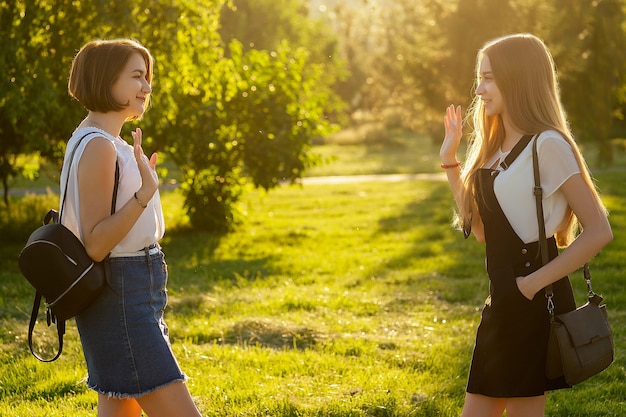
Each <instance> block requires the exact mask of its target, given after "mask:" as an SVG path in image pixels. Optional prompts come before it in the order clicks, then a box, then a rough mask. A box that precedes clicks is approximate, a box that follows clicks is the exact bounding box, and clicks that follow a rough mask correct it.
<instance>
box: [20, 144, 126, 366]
mask: <svg viewBox="0 0 626 417" xmlns="http://www.w3.org/2000/svg"><path fill="white" fill-rule="evenodd" d="M91 133H96V132H90V133H87V134H86V135H85V136H83V137H82V138H80V139H79V141H78V143H77V144H76V146H74V149H73V150H72V155H71V157H70V165H69V167H68V172H67V178H66V180H65V192H64V194H63V202H62V203H61V210H60V211H61V213H63V204H64V203H65V196H66V195H67V186H68V183H69V178H70V169H71V166H72V161H73V159H74V152H76V148H78V145H79V144H80V142H81V141H82V140H83V139H84V138H85V137H87V136H89V135H90V134H91ZM119 183H120V164H119V162H118V161H117V159H116V161H115V183H114V185H113V196H112V199H111V214H113V213H115V204H116V202H117V190H118V188H119ZM60 217H61V214H60V213H58V212H57V211H56V210H50V211H49V212H48V213H47V214H46V216H45V217H44V220H43V224H48V223H50V221H52V222H53V223H60V222H61V218H60ZM40 306H41V294H40V293H39V291H35V300H34V302H33V310H32V312H31V313H30V323H29V325H28V348H29V349H30V352H31V353H32V354H33V356H34V357H35V358H37V359H38V360H40V361H41V362H54V361H55V360H57V359H59V357H60V356H61V353H62V352H63V336H64V335H65V320H58V319H57V318H56V316H55V315H54V313H53V312H52V310H51V309H50V308H47V309H46V321H47V323H48V326H50V325H51V324H52V323H56V326H57V340H58V350H57V353H56V355H54V357H53V358H52V359H44V358H43V357H41V356H40V355H39V354H37V353H36V352H35V349H34V348H33V331H34V330H35V324H36V323H37V316H38V315H39V307H40Z"/></svg>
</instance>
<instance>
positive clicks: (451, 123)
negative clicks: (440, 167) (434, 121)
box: [439, 104, 463, 165]
mask: <svg viewBox="0 0 626 417" xmlns="http://www.w3.org/2000/svg"><path fill="white" fill-rule="evenodd" d="M443 125H444V127H445V136H444V138H443V143H442V144H441V149H440V150H439V157H440V158H441V163H442V164H444V165H454V164H456V162H457V159H456V151H457V149H458V147H459V143H461V138H462V137H463V118H462V117H461V106H456V108H455V107H454V105H453V104H451V105H450V106H448V108H447V109H446V116H445V117H444V118H443Z"/></svg>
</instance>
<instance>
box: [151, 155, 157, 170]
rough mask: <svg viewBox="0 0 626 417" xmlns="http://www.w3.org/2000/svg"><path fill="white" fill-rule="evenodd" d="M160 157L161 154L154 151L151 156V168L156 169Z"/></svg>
mask: <svg viewBox="0 0 626 417" xmlns="http://www.w3.org/2000/svg"><path fill="white" fill-rule="evenodd" d="M158 159H159V156H158V155H157V153H156V152H155V153H153V154H152V155H151V156H150V168H152V169H155V168H156V164H157V160H158Z"/></svg>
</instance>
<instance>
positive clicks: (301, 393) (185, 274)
mask: <svg viewBox="0 0 626 417" xmlns="http://www.w3.org/2000/svg"><path fill="white" fill-rule="evenodd" d="M429 152H430V151H429ZM339 165H341V163H339ZM337 173H339V171H338V172H337ZM342 173H344V172H342ZM333 175H334V174H333ZM597 177H598V181H599V185H600V187H601V188H602V190H603V195H604V198H605V201H606V204H607V205H608V206H609V209H610V210H611V222H612V225H613V229H614V233H615V241H614V242H613V243H611V245H609V246H608V247H607V248H606V249H605V250H604V251H603V252H602V253H601V254H600V255H598V257H597V258H596V259H595V260H594V261H593V262H592V264H591V268H592V274H593V276H594V281H595V286H596V289H597V290H598V291H599V292H601V293H604V295H605V298H606V302H607V304H608V308H609V314H610V317H611V323H612V326H613V331H614V337H615V347H616V360H615V363H614V364H613V365H611V367H610V368H609V369H608V370H607V371H605V372H604V373H602V374H600V375H598V376H596V377H594V378H592V379H591V380H589V381H587V382H585V383H583V384H581V385H580V386H578V387H576V388H574V389H572V390H565V391H559V392H556V393H553V394H551V395H550V396H549V399H548V404H547V411H546V415H547V416H550V417H582V416H585V417H587V416H623V415H624V414H626V404H625V398H626V378H625V376H626V375H625V370H624V366H625V365H626V360H625V359H624V346H625V343H624V342H625V341H626V334H625V331H626V324H624V323H626V321H625V320H624V319H625V316H626V309H625V306H626V293H625V292H624V291H623V287H624V285H625V284H626V279H625V278H624V277H623V271H624V269H625V266H626V261H625V258H624V253H626V248H625V247H624V245H626V243H625V240H624V230H626V229H625V226H626V208H625V207H626V187H624V182H625V181H624V174H623V173H620V172H605V173H601V174H598V176H597ZM163 201H164V205H165V207H166V212H167V213H168V218H167V219H166V221H167V222H168V225H169V226H170V231H169V232H168V233H167V234H166V238H165V239H164V240H163V242H162V243H163V247H164V250H165V253H166V254H167V261H168V265H169V270H170V282H169V296H170V303H169V308H168V311H167V314H166V319H167V322H168V325H169V327H170V331H171V337H172V343H173V348H174V351H175V353H176V354H177V357H178V359H179V361H180V363H181V366H182V368H183V370H184V371H185V372H186V373H187V374H188V375H189V377H190V381H189V388H190V391H191V392H192V395H194V397H195V398H196V400H197V403H198V405H199V407H200V409H201V410H202V412H203V415H206V416H233V417H234V416H280V417H292V416H293V417H296V416H297V417H313V416H320V417H321V416H324V417H325V416H336V417H352V416H354V417H365V416H368V417H369V416H372V417H400V416H402V417H404V416H407V417H408V416H411V417H418V416H458V415H459V414H460V408H461V406H462V403H463V397H464V387H465V382H466V378H467V370H468V365H469V361H470V358H471V351H472V347H473V338H474V334H475V329H476V325H477V324H478V320H479V314H480V307H481V305H482V302H483V301H484V298H485V296H486V293H487V291H488V283H487V279H486V277H485V273H484V258H483V256H484V255H483V247H482V246H481V245H480V244H478V243H476V242H474V241H473V240H464V239H463V238H462V236H461V235H460V234H459V232H456V231H454V230H452V229H451V228H450V216H451V212H452V198H451V196H450V192H449V190H448V187H447V184H446V183H445V182H443V181H421V180H412V181H402V182H364V183H351V184H331V185H329V184H307V185H304V186H301V187H298V186H295V187H282V188H280V189H278V190H275V191H272V192H271V193H269V194H266V193H264V192H260V191H254V192H250V193H248V194H247V195H246V196H245V198H244V200H243V201H242V209H243V210H244V211H245V212H247V220H246V223H245V224H243V225H242V226H241V227H240V228H239V229H238V230H237V231H236V232H235V233H232V234H230V235H227V236H222V237H219V236H214V235H211V234H208V233H200V232H193V233H191V232H180V231H176V230H175V228H176V227H175V226H176V225H179V224H183V223H184V216H183V215H182V209H181V201H182V200H181V197H180V195H179V194H178V193H177V192H176V191H167V192H164V193H163ZM181 229H182V228H181ZM22 245H23V242H21V241H19V240H15V241H7V240H5V239H3V240H2V244H0V364H1V365H0V366H1V367H2V368H1V369H2V375H1V376H0V415H1V416H8V417H13V416H29V417H30V416H34V417H39V416H93V415H95V411H94V410H95V405H96V395H95V394H94V393H92V392H91V391H89V390H88V389H86V387H85V385H84V382H83V381H82V380H83V378H84V377H85V376H86V368H85V365H84V360H83V358H82V351H81V348H80V342H79V340H78V336H77V331H76V328H75V326H74V324H73V323H70V324H69V328H68V332H67V335H66V347H65V351H64V354H63V356H62V357H61V359H60V360H59V361H57V362H55V363H53V364H43V363H39V362H37V361H36V360H35V359H34V358H33V357H32V356H31V355H30V353H29V352H28V349H27V346H26V342H25V340H26V331H27V319H28V315H29V310H30V304H31V302H32V295H33V293H32V289H31V288H30V287H29V285H28V284H27V283H26V282H25V280H24V279H23V278H22V277H21V275H20V274H19V271H18V269H17V264H16V262H15V260H16V257H17V254H18V253H19V250H20V249H21V247H22ZM572 280H573V281H574V285H575V287H576V290H577V296H578V300H579V302H582V300H583V298H584V285H583V283H582V278H581V275H580V274H579V273H575V274H573V275H572ZM37 332H38V333H37V338H38V340H40V341H41V343H40V344H41V347H42V348H45V346H46V343H48V342H50V340H54V339H53V338H52V336H54V334H53V333H52V332H46V329H45V326H43V325H40V326H39V327H38V329H37Z"/></svg>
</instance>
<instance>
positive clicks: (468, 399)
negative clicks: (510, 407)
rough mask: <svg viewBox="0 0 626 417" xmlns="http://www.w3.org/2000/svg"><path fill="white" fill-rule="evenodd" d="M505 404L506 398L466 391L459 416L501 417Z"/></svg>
mask: <svg viewBox="0 0 626 417" xmlns="http://www.w3.org/2000/svg"><path fill="white" fill-rule="evenodd" d="M506 404H507V402H506V398H492V397H486V396H484V395H479V394H471V393H469V392H468V393H467V394H466V395H465V405H463V413H462V414H461V417H502V413H503V412H504V408H505V407H506Z"/></svg>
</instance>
